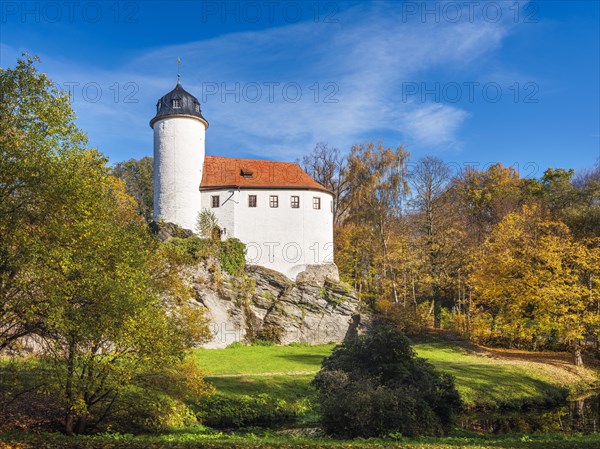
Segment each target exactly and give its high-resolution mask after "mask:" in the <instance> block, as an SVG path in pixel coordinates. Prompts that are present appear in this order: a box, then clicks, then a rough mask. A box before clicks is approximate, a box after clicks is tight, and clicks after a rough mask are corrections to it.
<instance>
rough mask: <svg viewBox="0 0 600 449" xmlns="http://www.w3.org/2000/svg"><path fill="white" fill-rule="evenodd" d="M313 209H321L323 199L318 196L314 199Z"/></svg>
mask: <svg viewBox="0 0 600 449" xmlns="http://www.w3.org/2000/svg"><path fill="white" fill-rule="evenodd" d="M313 209H321V198H319V197H318V196H314V197H313Z"/></svg>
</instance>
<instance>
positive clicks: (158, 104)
mask: <svg viewBox="0 0 600 449" xmlns="http://www.w3.org/2000/svg"><path fill="white" fill-rule="evenodd" d="M159 112H160V101H159V102H158V103H156V113H157V114H158V113H159Z"/></svg>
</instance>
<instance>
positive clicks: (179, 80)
mask: <svg viewBox="0 0 600 449" xmlns="http://www.w3.org/2000/svg"><path fill="white" fill-rule="evenodd" d="M180 82H181V58H177V84H179V83H180Z"/></svg>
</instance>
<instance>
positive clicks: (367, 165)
mask: <svg viewBox="0 0 600 449" xmlns="http://www.w3.org/2000/svg"><path fill="white" fill-rule="evenodd" d="M408 157H409V154H408V153H407V152H406V151H404V148H403V147H402V146H399V147H397V148H396V149H393V148H386V147H384V146H383V144H382V143H379V144H375V143H373V142H371V143H369V144H360V145H354V146H353V147H352V149H351V152H350V156H349V157H348V167H347V176H348V183H349V189H350V190H349V193H348V210H347V214H348V216H347V219H346V222H347V223H353V224H354V225H355V229H356V230H357V231H358V232H361V233H362V231H359V230H360V229H363V230H366V231H367V233H366V235H367V236H368V239H369V241H370V245H371V253H372V254H373V255H374V256H375V257H374V258H373V259H372V260H371V261H370V263H369V266H368V267H365V268H366V269H367V270H373V271H375V272H376V273H377V276H378V279H379V282H380V284H381V286H382V287H383V288H385V286H386V284H388V286H389V292H390V295H391V298H392V300H393V301H394V302H395V303H397V302H398V301H399V291H398V285H397V284H398V283H397V280H396V276H397V273H396V270H395V268H394V266H393V264H392V261H391V258H390V256H391V254H392V252H393V248H392V246H393V245H394V242H395V239H394V238H393V235H394V229H395V228H396V227H397V225H398V219H399V218H400V216H401V212H402V205H403V203H404V200H405V199H406V196H407V194H408V192H409V186H408V181H407V162H408ZM363 234H364V233H363Z"/></svg>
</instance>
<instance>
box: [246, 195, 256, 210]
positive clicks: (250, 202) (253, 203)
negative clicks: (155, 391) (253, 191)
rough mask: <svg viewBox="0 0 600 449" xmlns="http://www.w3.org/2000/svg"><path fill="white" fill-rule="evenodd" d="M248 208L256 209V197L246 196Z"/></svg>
mask: <svg viewBox="0 0 600 449" xmlns="http://www.w3.org/2000/svg"><path fill="white" fill-rule="evenodd" d="M248 207H256V195H248Z"/></svg>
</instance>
